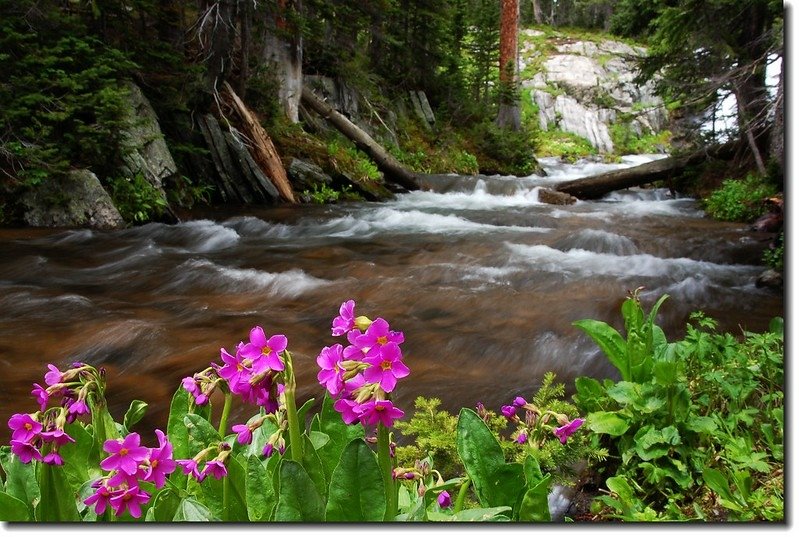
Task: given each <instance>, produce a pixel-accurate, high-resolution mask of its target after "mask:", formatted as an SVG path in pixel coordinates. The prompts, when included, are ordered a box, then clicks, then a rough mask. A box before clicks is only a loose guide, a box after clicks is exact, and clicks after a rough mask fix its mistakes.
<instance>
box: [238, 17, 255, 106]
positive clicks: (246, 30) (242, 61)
mask: <svg viewBox="0 0 799 537" xmlns="http://www.w3.org/2000/svg"><path fill="white" fill-rule="evenodd" d="M252 8H253V5H252V3H251V2H249V1H245V2H244V4H243V5H242V8H241V53H240V56H239V96H240V97H241V98H242V99H246V98H247V82H249V80H250V46H251V42H252Z"/></svg>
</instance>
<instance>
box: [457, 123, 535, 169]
mask: <svg viewBox="0 0 799 537" xmlns="http://www.w3.org/2000/svg"><path fill="white" fill-rule="evenodd" d="M469 136H470V138H471V140H472V141H473V143H474V144H475V148H476V153H477V159H478V161H480V163H481V166H480V168H481V171H483V172H485V171H487V170H491V171H493V172H497V173H503V174H507V175H516V176H520V177H523V176H526V175H531V174H532V173H534V172H535V171H536V169H537V168H538V163H537V162H536V160H535V156H534V155H533V147H534V144H533V138H532V131H531V130H530V129H529V128H527V127H524V126H523V128H522V130H520V131H518V132H516V131H509V130H506V129H501V128H499V127H497V125H496V124H495V123H494V122H493V121H484V122H482V123H478V124H476V125H474V126H473V127H472V128H471V129H470V135H469Z"/></svg>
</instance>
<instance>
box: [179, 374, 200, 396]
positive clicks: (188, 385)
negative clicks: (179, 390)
mask: <svg viewBox="0 0 799 537" xmlns="http://www.w3.org/2000/svg"><path fill="white" fill-rule="evenodd" d="M181 385H182V386H183V389H184V390H186V391H187V392H189V393H190V394H191V395H192V396H194V398H195V399H197V397H199V396H200V395H201V394H202V393H203V392H202V390H201V389H200V383H199V382H197V380H196V379H195V378H194V377H184V378H183V380H182V381H181Z"/></svg>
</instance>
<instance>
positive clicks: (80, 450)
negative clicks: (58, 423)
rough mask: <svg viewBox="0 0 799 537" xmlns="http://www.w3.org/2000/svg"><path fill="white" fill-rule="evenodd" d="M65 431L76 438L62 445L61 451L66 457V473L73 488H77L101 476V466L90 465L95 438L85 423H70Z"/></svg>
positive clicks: (63, 456) (62, 455)
mask: <svg viewBox="0 0 799 537" xmlns="http://www.w3.org/2000/svg"><path fill="white" fill-rule="evenodd" d="M64 431H66V433H67V434H68V435H69V436H71V437H72V438H74V439H75V442H68V443H66V444H64V445H63V446H61V448H60V449H59V453H60V454H61V457H62V458H63V459H64V466H63V468H64V473H65V474H66V476H67V479H68V480H69V485H70V486H71V487H72V489H73V490H77V489H78V488H80V487H81V485H83V483H85V482H86V481H88V480H89V479H90V478H97V477H100V467H99V466H93V467H89V460H90V458H91V454H92V445H93V444H94V438H93V437H92V435H91V433H90V432H89V431H87V430H86V428H85V427H84V426H83V424H81V423H78V422H75V423H68V424H67V425H66V426H65V427H64Z"/></svg>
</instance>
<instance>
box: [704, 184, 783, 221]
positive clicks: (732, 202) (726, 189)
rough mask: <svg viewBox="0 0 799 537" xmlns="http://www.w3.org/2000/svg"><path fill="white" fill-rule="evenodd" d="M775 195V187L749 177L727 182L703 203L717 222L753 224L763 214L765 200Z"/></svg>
mask: <svg viewBox="0 0 799 537" xmlns="http://www.w3.org/2000/svg"><path fill="white" fill-rule="evenodd" d="M774 194H776V188H775V187H774V186H773V185H770V184H768V183H766V182H765V180H764V179H762V178H760V177H757V176H754V175H748V176H747V177H746V178H745V179H727V180H725V181H724V182H723V183H722V185H721V188H719V189H717V190H715V191H713V192H712V193H711V194H710V195H709V196H708V197H707V198H705V199H704V200H703V201H704V205H705V210H706V211H707V213H708V214H709V215H710V216H712V217H713V218H715V219H717V220H726V221H730V222H752V221H754V220H755V219H756V218H757V217H758V216H760V215H761V214H763V208H764V207H763V200H764V199H765V198H767V197H769V196H773V195H774Z"/></svg>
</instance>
